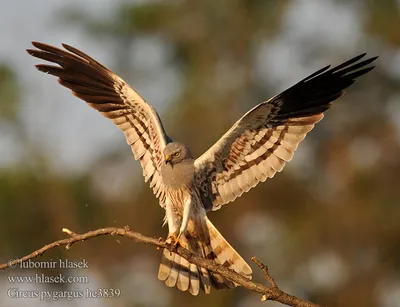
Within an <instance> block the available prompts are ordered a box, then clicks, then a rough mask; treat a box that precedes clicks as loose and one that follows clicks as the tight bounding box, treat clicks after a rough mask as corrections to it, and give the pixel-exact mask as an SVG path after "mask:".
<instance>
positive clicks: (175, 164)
mask: <svg viewBox="0 0 400 307" xmlns="http://www.w3.org/2000/svg"><path fill="white" fill-rule="evenodd" d="M33 45H34V46H35V47H36V48H37V49H35V50H33V49H29V50H28V53H29V54H31V55H32V56H35V57H37V58H40V59H43V60H46V61H49V62H53V63H55V64H58V65H59V66H53V65H45V64H39V65H36V67H37V68H38V69H39V70H40V71H42V72H45V73H48V74H51V75H54V76H57V77H58V78H59V79H58V81H59V83H60V84H61V85H63V86H65V87H67V88H69V89H71V90H72V92H73V94H74V95H76V96H77V97H79V98H81V99H83V100H85V101H86V102H87V103H88V105H89V106H91V107H92V108H94V109H96V110H98V111H99V112H100V113H101V114H102V115H104V116H105V117H107V118H109V119H110V120H112V121H113V122H114V123H115V124H116V125H117V126H118V127H119V128H120V129H121V130H122V131H123V132H124V134H125V137H126V140H127V142H128V144H129V145H130V146H131V148H132V151H133V154H134V156H135V159H136V160H139V161H140V163H141V166H142V168H143V176H144V177H145V181H146V182H149V183H150V187H151V188H152V189H153V192H154V194H155V195H156V196H157V197H158V198H159V202H160V205H161V207H163V208H165V210H166V215H165V221H164V222H165V223H168V228H169V235H168V240H171V242H174V243H177V242H179V243H180V244H181V245H182V246H183V247H186V248H187V249H189V250H190V251H191V252H193V253H194V254H196V255H199V256H202V257H204V258H208V259H213V260H214V261H215V262H217V263H219V264H223V265H225V266H227V267H229V268H231V269H233V270H235V271H236V272H238V273H240V274H243V275H244V276H247V277H248V278H251V274H252V271H251V268H250V267H249V265H248V264H247V263H246V262H245V261H244V260H243V258H242V257H241V256H240V255H239V254H238V253H237V252H236V251H235V250H234V249H233V248H232V246H230V245H229V243H228V242H227V241H226V240H225V239H224V238H223V236H222V235H221V234H220V233H219V232H218V230H217V229H216V228H215V227H214V226H213V225H212V223H211V222H210V221H209V220H208V218H207V215H206V212H207V211H210V210H217V209H219V208H220V207H221V206H222V205H225V204H227V203H229V202H232V201H233V200H235V199H236V198H237V197H239V196H241V195H242V194H243V193H244V192H247V191H249V190H250V189H251V188H252V187H254V186H256V185H257V184H258V183H259V182H260V181H261V182H263V181H265V180H266V179H267V178H272V177H273V176H274V175H275V173H276V172H280V171H281V170H282V169H283V167H284V166H285V164H286V162H289V161H290V160H291V159H292V157H293V154H294V152H295V150H296V149H297V146H298V145H299V143H300V142H301V141H302V140H303V139H304V137H305V136H306V134H307V133H308V132H309V131H311V130H312V129H313V128H314V125H315V124H316V123H318V122H319V121H320V120H321V119H322V118H323V116H324V114H323V112H324V111H326V110H327V109H329V108H330V106H331V104H332V102H333V101H334V100H336V99H337V98H339V97H340V96H341V95H342V94H343V91H344V90H345V89H346V88H347V87H349V86H350V85H351V84H353V83H354V82H355V79H356V78H358V77H359V76H361V75H363V74H366V73H367V72H369V71H370V70H371V69H373V67H367V65H368V64H370V63H372V62H373V61H374V60H375V59H376V57H375V58H371V59H368V60H364V61H361V62H359V60H361V58H363V57H364V56H365V54H362V55H359V56H357V57H355V58H353V59H351V60H349V61H347V62H345V63H343V64H341V65H339V66H336V67H335V68H332V69H329V67H330V66H327V67H324V68H322V69H320V70H318V71H317V72H315V73H313V74H312V75H310V76H308V77H307V78H305V79H304V80H302V81H300V82H299V83H297V84H295V85H294V86H292V87H291V88H289V89H287V90H286V91H284V92H282V93H281V94H279V95H277V96H275V97H273V98H271V99H269V100H268V101H265V102H263V103H260V104H258V105H257V106H255V107H254V108H253V109H252V110H250V111H249V112H247V113H246V114H245V115H244V116H243V117H242V118H241V119H239V120H238V121H237V122H236V123H235V124H234V125H233V126H232V128H231V129H230V130H229V131H228V132H227V133H225V135H223V136H222V137H221V139H220V140H219V141H218V142H216V143H215V144H214V145H213V146H212V147H211V148H210V149H209V150H208V151H206V152H205V153H204V154H203V155H202V156H200V157H199V158H197V159H193V158H192V156H191V153H190V150H189V148H188V147H186V146H185V145H183V144H179V143H177V142H172V140H171V139H170V138H169V137H168V136H167V134H166V133H165V130H164V128H163V126H162V123H161V121H160V119H159V116H158V114H157V113H156V111H155V110H154V109H153V108H152V107H151V106H150V105H149V104H147V103H146V102H145V101H144V100H143V98H142V97H141V96H139V94H138V93H136V92H135V91H134V90H133V89H132V88H131V87H130V86H129V85H128V84H126V83H125V82H124V81H123V80H122V79H121V78H119V77H118V76H117V75H115V74H114V73H113V72H112V71H110V70H109V69H107V68H106V67H104V66H103V65H101V64H100V63H98V62H97V61H96V60H94V59H93V58H91V57H89V56H88V55H86V54H85V53H83V52H82V51H80V50H78V49H76V48H73V47H71V46H68V45H65V44H63V47H64V48H65V49H66V51H65V50H62V49H59V48H56V47H53V46H49V45H46V44H43V43H37V42H34V43H33ZM158 278H159V279H160V280H163V281H165V284H166V285H167V286H169V287H174V286H176V287H177V288H178V289H180V290H182V291H189V292H190V293H191V294H193V295H197V294H198V293H199V291H200V289H201V290H202V291H204V292H205V293H209V292H210V289H211V287H214V288H216V289H223V288H232V287H235V286H236V285H235V284H234V283H232V282H231V281H229V280H226V279H224V278H223V277H222V276H220V275H218V274H213V273H211V272H209V271H208V270H206V269H204V268H199V267H197V266H196V265H194V264H191V263H189V262H188V261H187V260H185V259H183V258H181V257H180V256H179V255H176V254H174V253H171V252H169V251H168V250H164V251H163V255H162V261H161V264H160V268H159V273H158Z"/></svg>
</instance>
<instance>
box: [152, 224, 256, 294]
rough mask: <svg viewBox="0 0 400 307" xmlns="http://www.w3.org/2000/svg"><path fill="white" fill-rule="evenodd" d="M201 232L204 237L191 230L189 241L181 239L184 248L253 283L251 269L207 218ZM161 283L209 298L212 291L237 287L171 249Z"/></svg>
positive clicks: (166, 252) (166, 254)
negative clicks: (193, 234)
mask: <svg viewBox="0 0 400 307" xmlns="http://www.w3.org/2000/svg"><path fill="white" fill-rule="evenodd" d="M197 226H200V225H197ZM201 228H202V230H203V231H202V233H203V235H202V236H201V237H194V236H192V234H191V232H190V230H189V231H188V235H187V237H184V238H181V240H180V244H181V245H182V246H183V247H185V248H187V249H188V250H190V251H191V252H192V253H194V254H196V255H198V256H201V257H203V258H207V259H211V260H214V261H215V262H216V263H219V264H222V265H224V266H226V267H228V268H230V269H232V270H234V271H236V272H237V273H239V274H242V275H244V276H245V277H247V278H250V279H251V277H252V276H251V274H252V271H251V268H250V266H249V265H248V264H247V263H246V261H244V260H243V258H242V257H241V256H240V255H239V254H238V253H237V252H236V251H235V250H234V249H233V247H232V246H231V245H230V244H229V243H228V242H227V241H226V240H225V239H224V237H223V236H222V235H221V234H220V233H219V231H218V230H217V229H216V228H215V227H214V225H213V224H212V223H211V222H210V221H209V220H208V219H207V217H205V219H204V220H202V221H201ZM158 279H159V280H162V281H164V282H165V284H166V285H167V286H168V287H174V286H177V288H178V289H179V290H181V291H189V292H190V293H191V294H192V295H198V294H199V292H200V290H202V291H203V292H204V293H206V294H208V293H210V291H211V287H213V288H215V289H229V288H234V287H236V286H237V285H236V284H235V283H233V282H231V281H229V280H227V279H225V278H224V277H223V276H221V275H219V274H216V273H212V272H210V271H208V270H207V269H205V268H201V267H198V266H197V265H195V264H193V263H189V262H188V261H187V260H186V259H184V258H182V257H181V256H179V255H177V254H175V253H172V252H170V251H169V250H167V249H164V250H163V254H162V259H161V264H160V268H159V271H158Z"/></svg>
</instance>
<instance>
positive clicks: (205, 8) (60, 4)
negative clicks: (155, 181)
mask: <svg viewBox="0 0 400 307" xmlns="http://www.w3.org/2000/svg"><path fill="white" fill-rule="evenodd" d="M1 4H2V9H1V11H0V42H1V43H0V262H1V263H3V262H7V261H8V260H9V259H13V258H16V257H20V256H23V255H25V254H28V253H30V252H32V251H33V250H35V249H37V248H39V247H41V246H43V245H45V244H47V243H49V242H51V241H54V240H58V239H60V238H64V237H65V235H64V234H63V233H62V232H61V229H62V228H63V227H68V228H70V229H72V230H74V231H75V232H86V231H88V230H92V229H97V228H100V227H105V226H118V227H123V226H124V225H129V226H130V227H131V228H132V229H133V230H135V231H138V232H141V233H143V234H145V235H148V236H154V237H159V236H162V237H165V236H166V234H167V228H166V227H164V228H161V224H162V219H163V216H164V210H163V209H161V208H160V206H159V205H158V202H157V199H156V198H155V197H154V196H153V195H152V191H151V190H150V189H149V187H148V186H147V184H145V183H144V182H143V178H142V175H141V169H140V167H139V164H138V163H137V162H135V161H134V159H133V156H132V154H131V150H130V148H129V147H128V146H127V145H126V143H125V139H124V136H123V133H122V132H120V131H119V130H118V129H117V128H116V127H114V126H113V124H112V123H111V122H109V121H108V120H106V119H105V118H103V117H102V116H101V115H99V114H98V113H97V112H95V111H94V110H92V109H91V108H89V107H88V106H86V105H85V103H84V102H82V101H80V100H78V99H77V98H75V97H74V96H73V95H72V94H71V93H70V92H69V91H68V90H66V89H64V88H62V87H61V86H59V85H58V84H57V82H56V80H55V78H54V77H48V76H46V75H44V74H40V73H39V72H37V71H36V70H35V68H34V64H37V63H39V61H38V60H37V59H34V58H32V57H30V56H29V55H28V54H27V53H26V52H25V49H26V48H30V47H31V45H30V41H32V40H36V41H42V42H46V43H49V44H54V45H57V46H60V44H61V43H62V42H65V43H68V44H70V45H72V46H75V47H77V48H80V49H82V50H83V51H85V52H86V53H88V54H89V55H91V56H92V57H94V58H96V59H97V60H98V61H100V62H101V63H103V64H104V65H106V66H108V67H109V68H111V69H112V70H113V71H115V72H116V73H117V74H118V75H120V76H121V77H122V78H124V79H125V80H126V81H127V82H128V83H130V84H131V85H132V86H133V87H134V88H135V89H136V90H137V91H138V92H139V93H141V95H142V96H143V97H144V98H145V99H146V100H147V101H148V102H149V103H151V104H152V105H153V106H154V107H155V109H156V110H157V111H158V113H159V114H160V116H161V118H162V119H163V122H164V126H165V128H166V130H167V132H168V134H169V135H170V136H171V137H172V138H173V139H176V140H179V141H180V142H183V143H186V144H188V145H189V146H190V147H191V148H192V151H193V154H194V155H195V156H199V155H200V154H201V153H203V152H204V151H205V150H207V149H208V147H209V146H211V145H212V144H213V143H214V142H215V141H216V140H217V139H218V138H219V137H220V136H221V135H222V134H223V133H225V131H226V130H228V129H229V128H230V126H231V125H232V124H233V123H234V122H235V121H236V120H237V119H238V118H240V117H241V116H242V114H243V113H244V112H246V111H247V110H248V109H250V108H252V107H253V106H254V105H256V104H257V103H259V102H262V101H264V100H266V99H268V98H270V97H271V96H273V95H275V94H277V93H279V92H280V91H282V90H284V89H285V88H287V87H288V86H290V85H292V84H294V83H296V82H297V81H299V80H300V79H302V78H304V77H306V76H307V75H308V74H310V73H312V72H314V71H316V70H317V69H319V68H321V67H323V66H325V65H327V64H339V63H341V62H343V61H345V60H347V59H349V58H351V57H353V56H355V55H358V54H360V53H364V52H368V54H369V55H370V56H375V55H379V56H380V58H379V59H378V61H377V62H376V64H377V67H376V69H375V70H373V71H372V72H371V73H369V74H368V75H366V76H363V77H362V78H360V79H359V80H358V82H357V83H356V84H355V85H353V86H352V87H351V88H350V89H349V90H348V92H347V94H346V95H345V96H344V97H343V98H341V99H340V100H339V101H337V103H336V104H335V106H334V107H333V108H332V109H331V110H330V111H329V112H327V114H326V117H325V119H324V120H323V121H322V122H321V123H320V124H318V125H317V127H316V129H314V130H313V131H312V132H311V133H310V134H309V135H308V136H307V138H306V140H305V141H304V142H303V143H302V144H301V145H300V147H299V149H298V150H297V152H296V154H295V156H294V159H293V161H292V162H290V163H289V164H288V165H287V166H286V167H285V169H284V171H283V172H282V173H280V174H277V175H276V176H275V178H274V179H273V180H268V181H267V182H266V183H264V184H260V185H258V187H257V188H255V189H253V190H251V192H249V193H247V194H245V195H243V196H242V197H241V198H240V199H238V200H237V201H235V202H234V203H232V204H230V205H227V206H224V207H223V208H222V209H221V210H220V211H217V212H211V213H210V214H209V217H210V219H211V220H212V222H213V223H214V224H215V225H216V226H217V228H218V229H219V230H220V231H221V233H222V234H223V235H224V236H225V238H226V239H227V240H228V241H229V242H231V243H232V245H233V246H234V247H235V248H236V249H237V251H238V252H239V253H241V254H242V256H243V257H244V258H245V259H247V260H249V261H250V257H251V256H257V257H258V259H260V260H262V261H263V262H265V263H266V264H268V266H269V267H270V273H271V275H272V276H273V277H274V278H275V280H276V282H277V283H278V285H280V286H281V288H282V289H283V290H285V291H287V292H288V293H291V294H294V295H297V296H300V297H302V298H305V299H308V300H311V301H313V302H315V303H319V304H321V305H326V306H371V307H372V306H382V307H395V306H400V206H399V205H400V202H399V195H400V189H399V188H400V179H399V174H400V1H399V0H397V1H396V0H381V1H377V0H365V1H359V0H353V1H350V0H348V1H343V0H325V1H321V0H268V1H266V0H252V1H250V0H246V1H245V0H242V1H239V0H231V1H223V0H221V1H210V0H205V1H184V0H168V1H167V0H165V1H154V0H153V1H144V0H135V1H128V0H120V1H116V0H86V1H79V0H69V1H62V0H52V1H43V0H39V1H23V3H22V2H21V1H4V0H2V1H1ZM204 127H206V129H204ZM59 258H67V259H69V260H81V259H86V260H87V261H88V263H89V266H90V268H89V269H86V270H69V271H66V270H64V271H61V273H62V274H64V275H71V276H87V277H88V278H89V283H88V284H86V283H83V284H82V283H81V284H79V283H75V284H40V283H21V284H15V283H11V282H10V280H9V279H8V277H10V276H33V275H34V274H37V273H40V274H41V273H43V274H45V275H48V276H52V275H57V274H59V273H60V269H54V270H49V269H45V270H36V271H35V270H29V269H21V270H18V269H12V270H11V269H9V270H6V271H1V272H0V306H6V307H8V306H57V307H58V306H82V304H84V305H85V306H116V307H119V306H155V307H167V306H187V305H189V304H190V305H191V306H204V304H207V306H235V307H236V306H237V307H253V306H278V305H279V304H277V303H273V302H269V303H261V301H260V296H259V295H257V294H254V293H251V292H248V291H245V290H243V289H236V290H229V291H212V293H211V294H210V295H204V294H201V295H199V296H198V297H192V296H191V295H190V294H189V293H182V292H180V291H179V290H177V289H176V288H172V289H170V288H167V287H166V286H165V285H164V283H162V282H160V281H158V280H157V271H158V265H159V260H160V252H159V251H157V250H156V249H155V248H154V247H149V246H144V245H142V244H136V243H134V242H132V241H130V240H128V239H125V238H116V237H100V238H96V239H91V240H89V241H87V242H84V243H79V244H76V245H74V246H73V247H72V248H71V249H70V250H68V251H67V250H65V248H56V249H53V250H52V251H50V252H48V253H46V254H45V255H44V256H42V257H41V258H40V259H37V260H40V261H46V260H51V259H53V260H54V259H59ZM253 269H254V271H255V274H254V279H255V280H257V281H261V282H265V281H264V279H263V277H262V274H261V273H260V272H259V271H258V269H257V268H255V267H254V266H253ZM10 288H19V289H20V290H32V291H33V290H46V289H51V290H52V291H53V290H54V291H64V290H65V291H70V290H71V291H72V290H76V289H86V288H91V289H96V288H115V289H120V290H121V296H120V297H119V298H118V299H103V300H101V299H85V300H84V299H75V300H70V301H68V300H66V299H59V300H57V301H50V302H41V301H40V300H38V299H15V298H14V299H11V298H9V297H8V295H7V291H8V289H10ZM279 306H281V305H279Z"/></svg>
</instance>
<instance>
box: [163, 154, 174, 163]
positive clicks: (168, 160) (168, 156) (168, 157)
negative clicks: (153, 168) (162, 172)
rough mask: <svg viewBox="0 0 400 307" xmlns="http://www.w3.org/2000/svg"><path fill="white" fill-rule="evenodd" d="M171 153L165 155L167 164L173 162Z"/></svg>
mask: <svg viewBox="0 0 400 307" xmlns="http://www.w3.org/2000/svg"><path fill="white" fill-rule="evenodd" d="M171 158H172V157H171V155H165V164H168V163H169V164H171Z"/></svg>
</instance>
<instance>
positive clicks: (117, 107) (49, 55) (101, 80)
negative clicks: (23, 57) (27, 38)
mask: <svg viewBox="0 0 400 307" xmlns="http://www.w3.org/2000/svg"><path fill="white" fill-rule="evenodd" d="M32 44H33V46H35V47H36V48H37V49H28V50H27V51H28V53H29V54H30V55H32V56H34V57H37V58H39V59H42V60H45V61H49V62H52V63H55V64H58V65H59V66H53V65H46V64H39V65H36V67H37V69H38V70H40V71H42V72H44V73H48V74H51V75H54V76H57V77H58V78H59V79H58V82H59V83H60V84H61V85H63V86H65V87H67V88H69V89H70V90H72V92H73V94H74V95H75V96H77V97H79V98H81V99H83V100H84V101H86V102H87V104H88V105H89V106H91V107H92V108H93V109H95V110H97V111H99V112H100V113H101V114H102V115H103V116H105V117H107V118H109V119H110V120H111V121H113V122H114V124H116V125H117V126H118V128H120V129H121V130H122V131H123V132H124V134H125V137H126V141H127V143H128V144H129V145H130V146H131V148H132V152H133V154H134V156H135V159H136V160H140V164H141V166H142V168H143V176H144V177H145V181H149V182H150V187H151V188H153V192H154V193H155V194H156V195H157V197H159V199H160V204H161V205H162V206H164V200H165V194H164V186H163V182H162V178H161V175H160V169H161V163H162V161H163V156H162V152H163V149H164V147H165V145H166V143H167V142H168V140H170V139H169V138H168V136H167V135H166V133H165V131H164V128H163V126H162V123H161V121H160V119H159V116H158V114H157V113H156V111H155V110H154V109H153V108H152V107H151V106H150V105H149V104H147V103H146V101H145V100H144V99H143V98H142V97H141V96H140V95H139V94H138V93H137V92H135V90H134V89H132V88H131V87H130V86H129V85H128V84H126V83H125V81H124V80H122V79H121V78H120V77H118V76H117V75H116V74H114V73H113V72H112V71H111V70H109V69H108V68H106V67H105V66H103V65H102V64H100V63H99V62H97V61H96V60H94V59H93V58H91V57H90V56H88V55H87V54H85V53H83V52H82V51H80V50H78V49H76V48H74V47H71V46H69V45H66V44H63V47H64V48H65V49H66V50H67V51H65V50H62V49H59V48H56V47H53V46H50V45H46V44H43V43H38V42H33V43H32Z"/></svg>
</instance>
